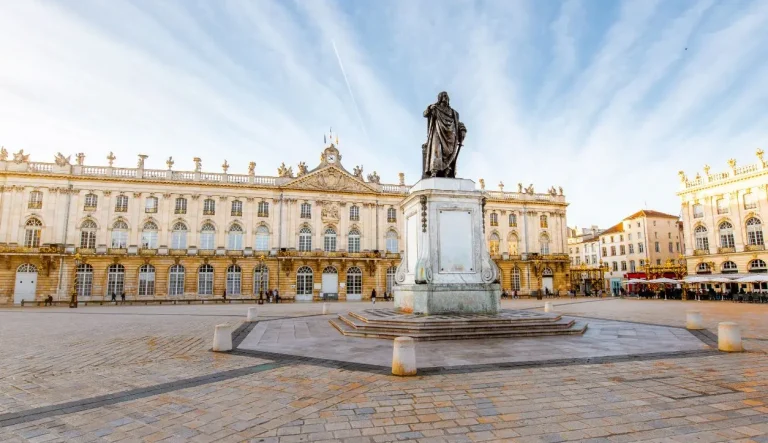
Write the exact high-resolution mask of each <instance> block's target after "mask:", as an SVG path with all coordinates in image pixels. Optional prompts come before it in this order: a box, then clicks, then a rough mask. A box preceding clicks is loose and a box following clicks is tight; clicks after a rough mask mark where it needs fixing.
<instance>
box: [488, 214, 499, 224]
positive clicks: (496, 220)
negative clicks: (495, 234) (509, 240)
mask: <svg viewBox="0 0 768 443" xmlns="http://www.w3.org/2000/svg"><path fill="white" fill-rule="evenodd" d="M490 220H491V226H499V214H497V213H495V212H491V216H490Z"/></svg>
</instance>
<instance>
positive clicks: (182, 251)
mask: <svg viewBox="0 0 768 443" xmlns="http://www.w3.org/2000/svg"><path fill="white" fill-rule="evenodd" d="M168 254H170V255H176V256H178V255H187V250H186V249H169V250H168Z"/></svg>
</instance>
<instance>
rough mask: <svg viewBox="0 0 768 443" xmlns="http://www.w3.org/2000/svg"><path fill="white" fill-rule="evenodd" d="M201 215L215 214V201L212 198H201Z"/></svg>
mask: <svg viewBox="0 0 768 443" xmlns="http://www.w3.org/2000/svg"><path fill="white" fill-rule="evenodd" d="M203 215H216V201H215V200H214V199H212V198H206V199H205V200H203Z"/></svg>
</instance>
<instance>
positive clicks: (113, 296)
mask: <svg viewBox="0 0 768 443" xmlns="http://www.w3.org/2000/svg"><path fill="white" fill-rule="evenodd" d="M112 301H113V302H117V294H115V291H112Z"/></svg>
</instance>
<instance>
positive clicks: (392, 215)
mask: <svg viewBox="0 0 768 443" xmlns="http://www.w3.org/2000/svg"><path fill="white" fill-rule="evenodd" d="M396 221H397V210H396V209H395V208H389V209H387V223H395V222H396Z"/></svg>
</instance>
